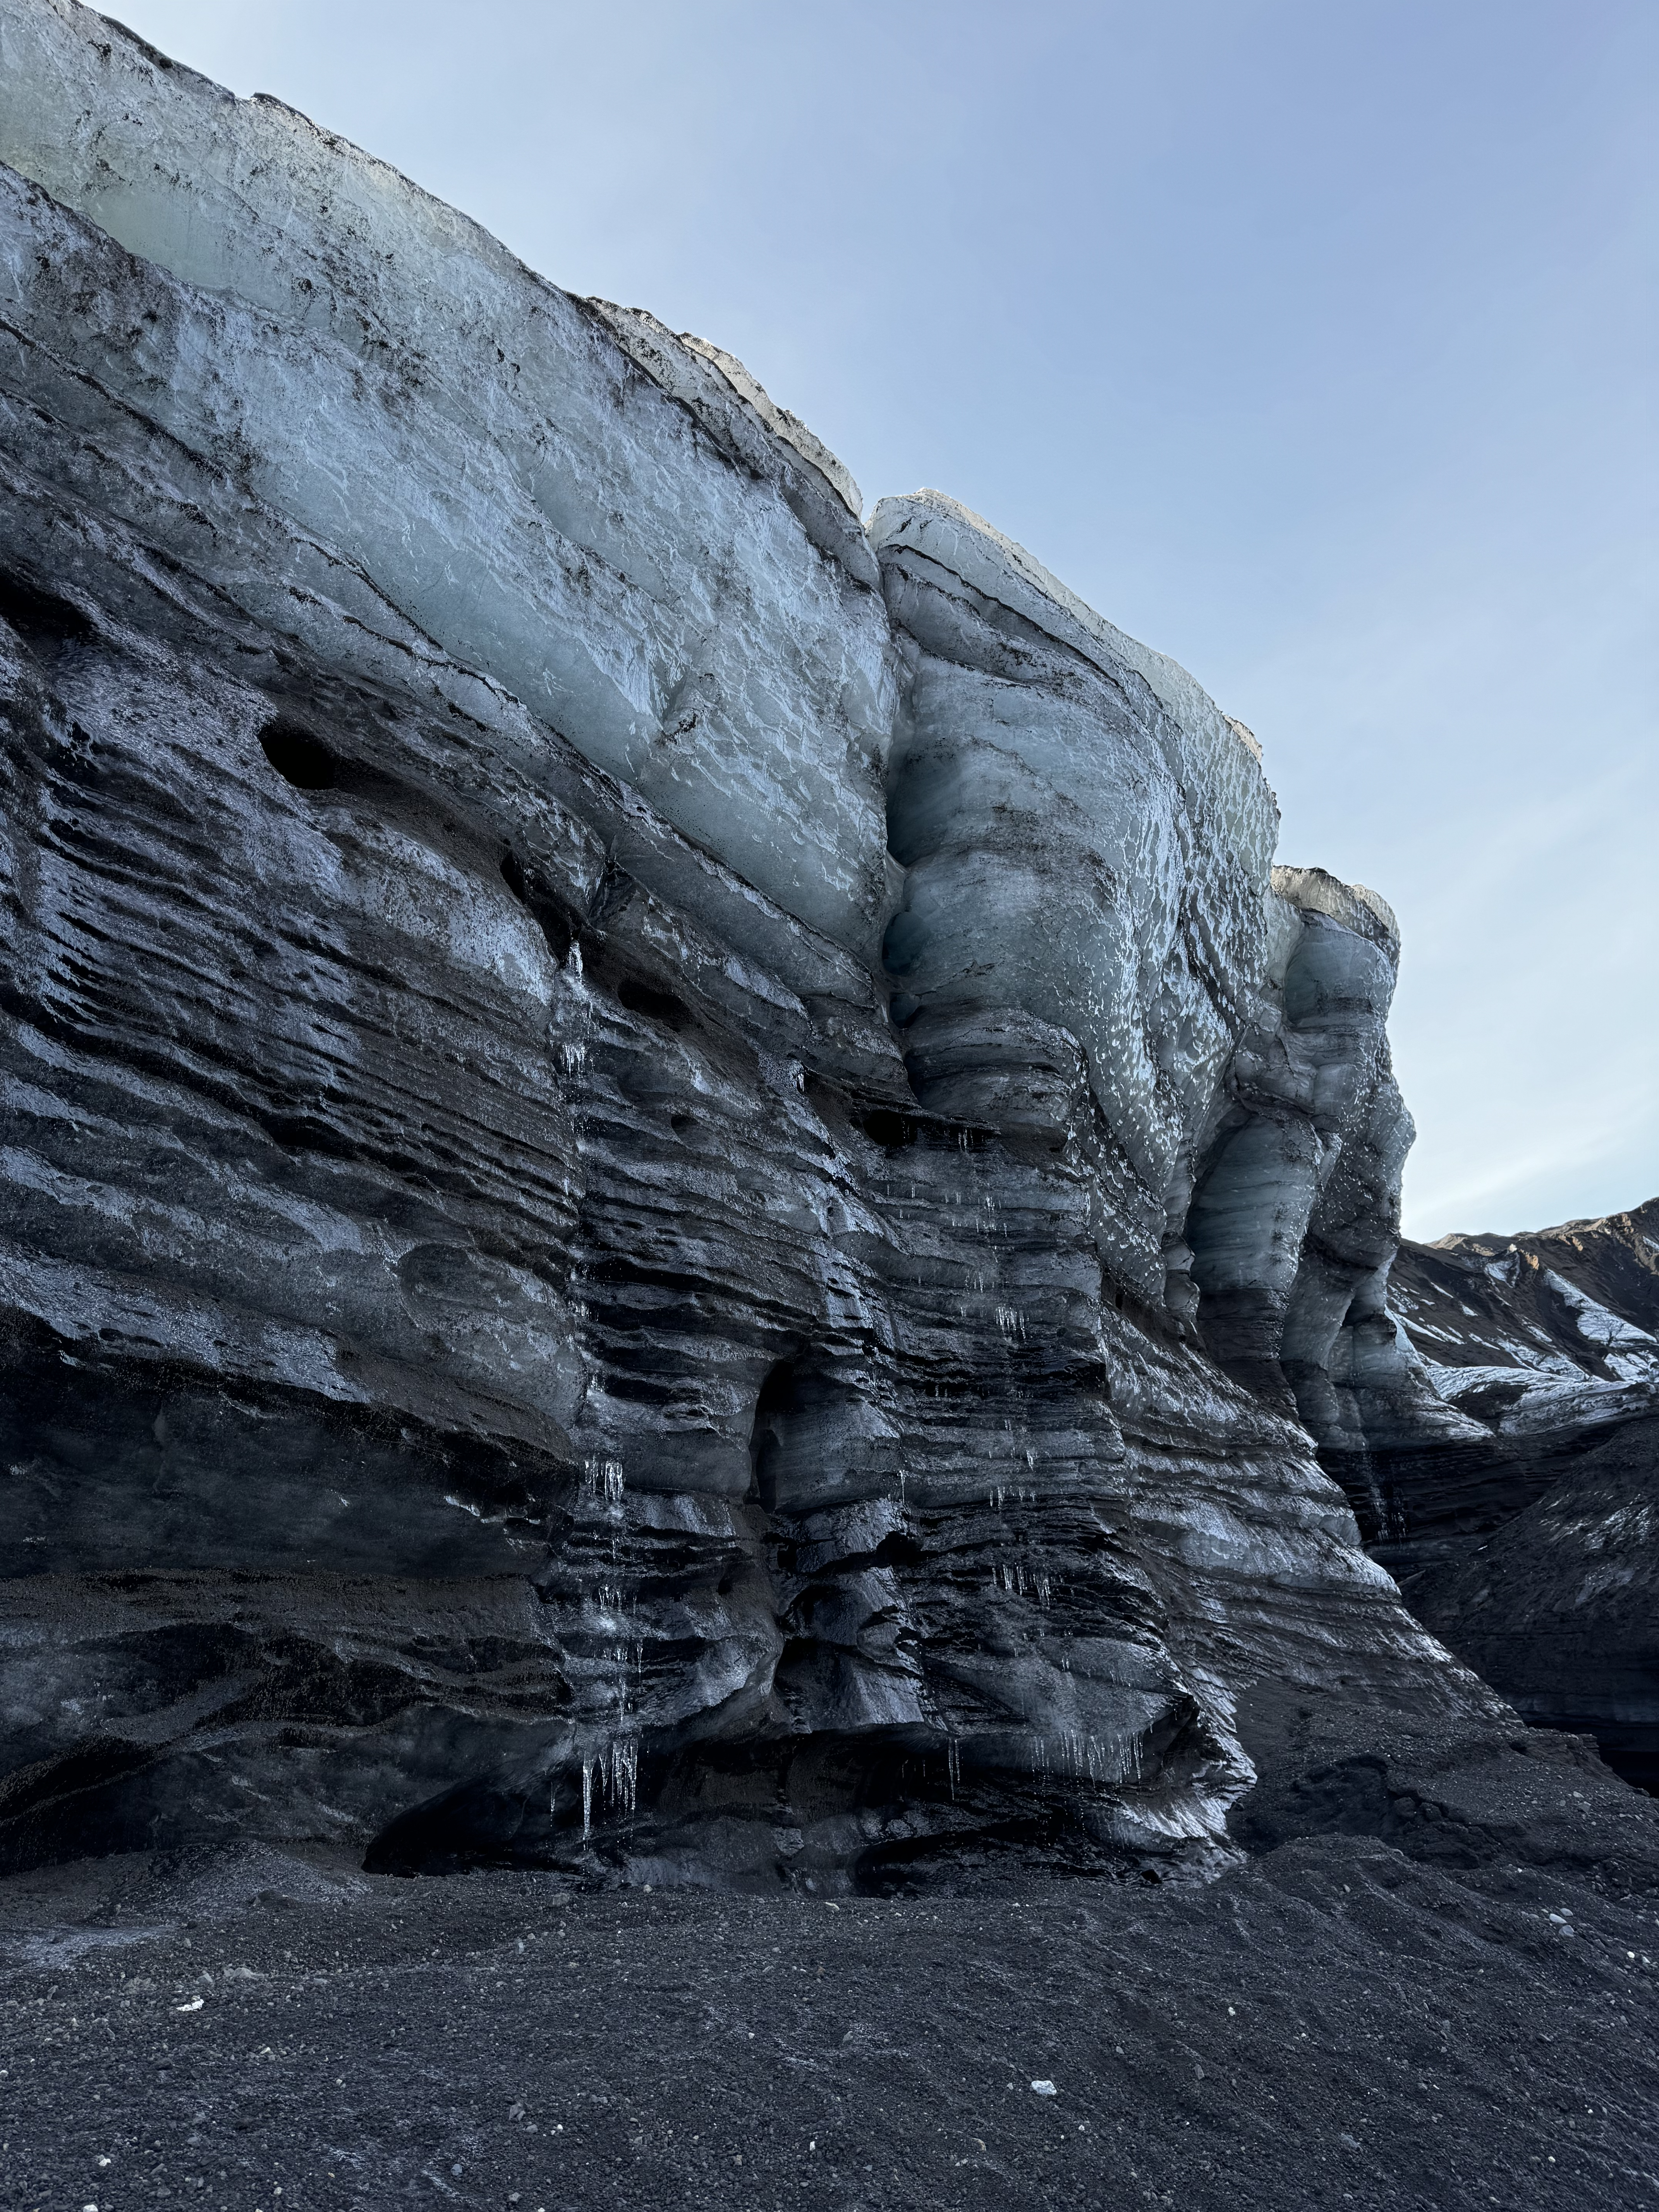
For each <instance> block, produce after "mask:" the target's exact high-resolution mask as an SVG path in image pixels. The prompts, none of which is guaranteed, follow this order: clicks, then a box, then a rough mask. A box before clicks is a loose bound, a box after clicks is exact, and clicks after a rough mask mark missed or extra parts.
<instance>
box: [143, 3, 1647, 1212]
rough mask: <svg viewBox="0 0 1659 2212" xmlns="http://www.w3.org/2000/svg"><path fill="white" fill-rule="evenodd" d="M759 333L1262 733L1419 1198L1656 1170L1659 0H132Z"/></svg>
mask: <svg viewBox="0 0 1659 2212" xmlns="http://www.w3.org/2000/svg"><path fill="white" fill-rule="evenodd" d="M114 12H116V13H117V14H118V15H120V16H121V19H122V20H123V21H125V22H127V23H129V24H131V26H132V27H133V28H134V29H136V30H137V31H138V32H139V33H141V34H142V35H143V36H144V37H146V38H148V39H149V40H151V41H152V42H153V43H155V45H157V46H161V47H162V48H163V49H164V50H165V51H166V52H169V53H172V54H173V55H175V56H176V57H177V58H179V59H180V60H184V61H187V62H189V63H191V64H193V65H194V66H195V67H197V69H200V70H204V71H206V72H207V73H208V74H209V75H210V76H216V77H217V78H218V79H220V81H221V82H224V83H227V84H229V85H230V86H232V87H233V88H234V89H235V90H236V91H238V92H242V93H247V92H252V91H267V92H272V93H275V94H277V95H278V96H279V97H281V98H283V99H284V100H288V101H289V102H290V103H291V104H292V105H293V106H296V107H299V108H301V109H303V110H304V111H305V112H306V113H307V114H308V115H310V116H312V117H313V118H314V119H315V120H316V121H318V122H319V123H321V124H324V125H327V126H328V127H330V128H331V129H333V130H336V131H341V132H343V134H344V135H345V136H347V137H350V138H353V139H355V140H356V141H357V142H358V143H360V144H362V145H363V146H366V147H368V149H370V150H371V151H373V152H374V153H376V154H378V155H381V156H382V157H384V158H385V159H386V160H388V161H392V162H395V163H396V164H397V165H398V167H400V168H402V169H404V170H405V171H406V172H407V173H409V174H410V176H412V177H414V178H415V179H417V181H419V182H420V183H421V184H422V185H426V186H427V187H428V189H429V190H431V191H435V192H437V193H438V194H440V195H441V197H444V198H445V199H447V200H451V201H453V202H454V203H455V204H457V205H458V206H459V207H462V208H464V209H465V210H467V211H468V212H469V213H470V214H471V215H473V216H477V218H478V219H479V220H480V221H481V222H484V223H485V224H486V225H488V227H489V228H490V229H492V230H493V231H495V233H496V234H497V235H498V236H500V237H501V238H502V239H503V240H505V241H506V242H507V244H508V245H509V246H512V247H513V249H514V250H515V251H516V252H518V253H520V255H522V257H523V258H525V259H526V261H528V262H530V263H532V264H533V265H534V266H535V267H537V268H538V269H539V270H543V271H544V273H545V274H547V275H548V276H551V277H553V278H554V279H556V281H557V282H558V283H562V284H565V285H568V287H570V288H571V289H573V290H576V291H581V292H599V293H601V294H603V295H605V296H606V297H608V298H611V299H615V300H620V301H628V302H630V303H636V304H640V305H643V306H646V307H650V308H652V309H653V312H655V313H657V314H659V315H660V316H661V317H662V318H663V319H664V320H665V321H666V322H669V323H671V325H674V327H676V328H677V329H690V330H694V331H700V332H701V333H702V335H704V336H705V337H710V338H713V339H714V340H715V341H717V342H718V343H720V344H721V345H724V346H726V347H727V348H729V349H731V350H732V352H734V353H737V354H739V355H740V356H742V357H743V358H744V361H745V362H747V363H748V364H749V366H750V368H751V369H752V370H753V371H754V373H755V374H757V376H758V377H759V378H760V379H761V380H762V381H763V383H764V384H765V385H766V386H767V387H768V388H769V391H770V392H772V393H773V395H774V397H775V398H777V399H779V400H780V401H781V402H782V403H783V404H785V405H787V406H789V407H792V408H793V409H794V410H795V411H796V412H797V413H798V414H799V415H801V416H804V417H805V419H806V420H807V421H808V422H810V423H811V425H812V427H813V428H814V429H816V430H817V432H818V434H819V435H820V436H822V437H823V438H824V439H825V440H826V441H827V442H828V443H829V445H830V446H832V447H834V449H835V450H836V452H837V453H839V454H840V455H841V456H842V459H844V460H845V461H846V463H847V464H848V466H849V467H850V468H851V469H852V471H853V472H854V475H855V476H856V477H858V479H859V482H860V484H861V486H862V487H863V489H864V493H865V496H866V501H874V500H875V499H876V498H878V496H880V495H882V494H883V493H884V492H890V491H904V490H909V489H915V487H916V486H918V485H920V484H924V483H925V484H933V485H938V486H939V487H940V488H942V489H945V490H946V491H949V492H951V493H953V494H954V495H956V496H957V498H959V499H962V500H964V501H966V502H967V503H968V504H969V506H970V507H975V508H977V509H978V510H979V511H980V512H981V513H983V514H985V515H987V516H988V517H989V518H990V519H991V520H993V521H994V522H995V523H996V524H997V525H998V526H999V527H1000V528H1001V529H1003V530H1006V532H1009V533H1010V534H1011V535H1012V536H1013V537H1015V538H1018V539H1020V540H1021V541H1022V542H1023V543H1024V544H1026V545H1027V546H1029V547H1030V550H1032V551H1033V552H1034V553H1035V554H1036V556H1038V558H1039V559H1041V560H1042V561H1043V562H1046V563H1047V564H1048V566H1049V567H1050V568H1054V570H1056V571H1057V572H1058V574H1060V575H1061V576H1063V577H1064V578H1065V579H1066V581H1067V582H1068V583H1070V584H1071V585H1072V586H1073V588H1075V589H1076V590H1078V591H1079V592H1081V593H1082V594H1083V595H1084V597H1085V599H1089V600H1090V601H1091V603H1092V604H1093V605H1096V606H1097V607H1098V608H1099V609H1100V610H1101V611H1102V612H1103V613H1104V614H1106V615H1108V616H1109V617H1111V619H1112V620H1113V621H1114V622H1116V623H1120V624H1121V626H1122V627H1123V628H1124V629H1128V630H1130V631H1132V632H1133V634H1134V635H1137V636H1139V637H1141V638H1143V639H1145V640H1146V641H1147V642H1148V643H1149V644H1152V645H1155V646H1157V647H1159V648H1160V649H1161V650H1163V651H1164V652H1166V653H1172V654H1174V655H1175V657H1176V659H1179V660H1181V661H1182V662H1183V663H1184V664H1185V665H1187V666H1188V668H1190V669H1191V670H1192V671H1193V672H1194V675H1195V676H1197V677H1198V678H1199V679H1200V682H1201V683H1203V684H1205V685H1206V688H1207V689H1208V690H1210V691H1212V693H1213V694H1214V695H1215V696H1216V698H1217V699H1218V701H1219V702H1221V704H1222V705H1223V706H1224V707H1225V708H1226V710H1227V711H1228V712H1229V713H1230V714H1237V715H1238V716H1239V717H1241V718H1242V719H1243V720H1244V721H1246V722H1248V723H1249V725H1250V726H1251V727H1252V728H1253V729H1254V730H1255V732H1256V733H1257V735H1258V736H1259V737H1260V738H1261V740H1262V744H1263V746H1264V749H1265V753H1266V760H1267V770H1268V774H1269V775H1270V778H1271V780H1272V781H1273V787H1274V788H1275V790H1276V791H1277V793H1278V794H1279V803H1280V805H1281V807H1282V808H1283V811H1284V829H1283V834H1282V836H1281V839H1280V851H1281V855H1282V857H1284V858H1285V859H1286V860H1294V861H1297V862H1300V863H1308V862H1317V863H1318V864H1319V865H1321V866H1325V867H1328V868H1330V869H1331V870H1333V871H1334V872H1335V873H1337V874H1339V875H1341V876H1345V877H1347V878H1350V879H1351V880H1357V881H1359V882H1364V883H1367V884H1372V885H1373V886H1374V887H1375V888H1376V889H1377V890H1380V891H1382V892H1383V894H1384V896H1386V897H1388V898H1389V900H1390V901H1391V902H1393V904H1394V905H1395V908H1396V909H1397V910H1398V912H1399V914H1400V916H1401V924H1402V927H1403V929H1404V932H1405V939H1406V952H1405V958H1404V962H1403V964H1402V972H1401V987H1400V995H1399V998H1398V1000H1397V1001H1396V1007H1395V1019H1394V1023H1393V1034H1394V1039H1395V1061H1396V1066H1397V1067H1398V1069H1399V1073H1400V1077H1401V1083H1402V1085H1403V1086H1404V1089H1405V1091H1406V1095H1407V1099H1408V1101H1409V1103H1410V1104H1411V1106H1412V1109H1413V1113H1414V1114H1415V1115H1416V1118H1417V1121H1418V1127H1419V1138H1418V1144H1417V1148H1416V1151H1415V1152H1414V1153H1413V1158H1412V1162H1411V1164H1410V1167H1409V1168H1408V1170H1407V1183H1406V1199H1407V1228H1408V1230H1409V1231H1410V1232H1411V1233H1413V1234H1414V1235H1417V1236H1424V1237H1434V1236H1438V1235H1440V1234H1442V1233H1443V1232H1444V1231H1447V1230H1451V1229H1478V1228H1493V1229H1500V1230H1506V1229H1519V1228H1523V1227H1532V1226H1539V1225H1543V1224H1545V1223H1547V1222H1554V1221H1558V1220H1561V1219H1564V1218H1569V1217H1571V1216H1577V1215H1589V1214H1595V1213H1601V1212H1608V1211H1611V1210H1614V1209H1617V1208H1619V1207H1621V1206H1628V1205H1632V1204H1633V1203H1635V1202H1636V1201H1637V1200H1640V1199H1643V1198H1645V1197H1648V1196H1650V1195H1651V1194H1653V1193H1654V1192H1655V1191H1656V1190H1659V867H1656V852H1655V846H1656V828H1659V760H1656V756H1659V748H1656V744H1655V734H1656V733H1655V721H1656V696H1659V690H1656V683H1655V676H1656V654H1655V623H1654V611H1655V601H1656V597H1659V589H1656V586H1659V550H1656V547H1659V538H1656V530H1655V521H1656V514H1655V509H1656V504H1659V501H1656V489H1659V468H1656V446H1659V440H1656V435H1655V419H1654V399H1653V382H1654V379H1653V371H1654V364H1655V359H1656V349H1655V341H1656V336H1659V332H1656V327H1655V325H1656V315H1655V299H1656V287H1655V274H1656V271H1655V261H1656V252H1655V248H1656V238H1659V224H1656V210H1659V189H1656V186H1659V156H1656V146H1659V131H1656V129H1655V125H1654V117H1655V113H1656V98H1659V9H1655V8H1654V7H1653V6H1652V5H1651V4H1649V0H1540V4H1533V3H1532V0H1469V4H1460V0H1437V4H1434V5H1421V4H1417V0H1389V4H1387V5H1373V4H1368V0H1285V4H1267V3H1265V0H1264V4H1256V0H1228V4H1223V3H1222V0H1139V4H1136V5H1133V6H1128V5H1118V4H1097V5H1094V6H1078V5H1071V4H1066V3H1065V0H1056V4H1047V5H1045V4H1043V0H1021V4H1012V0H1009V4H1001V5H986V4H980V0H953V4H950V5H942V4H934V0H881V4H868V0H836V4H833V5H829V4H821V5H813V4H802V3H801V0H794V4H792V5H787V6H777V5H762V4H758V3H757V0H696V4H691V3H690V0H684V4H666V0H605V5H603V6H595V5H593V4H592V0H583V4H580V5H572V4H568V0H543V4H539V5H532V4H527V0H468V4H466V5H465V7H462V6H458V5H456V4H454V0H447V4H443V5H432V4H425V0H395V4H393V0H328V4H326V5H324V4H320V0H240V4H238V0H129V4H128V5H127V6H126V7H125V9H117V10H115V11H114Z"/></svg>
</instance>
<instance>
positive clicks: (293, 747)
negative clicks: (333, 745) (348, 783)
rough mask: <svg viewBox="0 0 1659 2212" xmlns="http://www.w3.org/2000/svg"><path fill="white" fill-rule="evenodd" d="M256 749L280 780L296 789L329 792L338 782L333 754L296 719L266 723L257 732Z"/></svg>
mask: <svg viewBox="0 0 1659 2212" xmlns="http://www.w3.org/2000/svg"><path fill="white" fill-rule="evenodd" d="M259 749H260V750H261V751H262V752H263V753H264V757H265V758H266V759H267V760H268V761H269V762H270V765H271V766H272V768H274V769H276V773H277V775H280V776H281V777H282V779H283V782H284V783H291V784H292V785H293V786H294V787H295V790H296V791H331V790H332V789H333V788H334V786H335V785H336V783H337V781H339V765H338V763H337V761H336V760H335V757H334V756H333V754H332V753H331V752H330V750H329V749H328V747H327V746H326V745H325V744H324V743H323V741H322V739H321V738H318V737H315V736H313V733H312V732H311V731H309V730H307V729H305V728H303V727H302V726H301V724H299V723H298V722H288V721H283V720H277V721H275V722H267V723H266V724H265V726H264V729H263V730H261V731H260V732H259Z"/></svg>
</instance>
